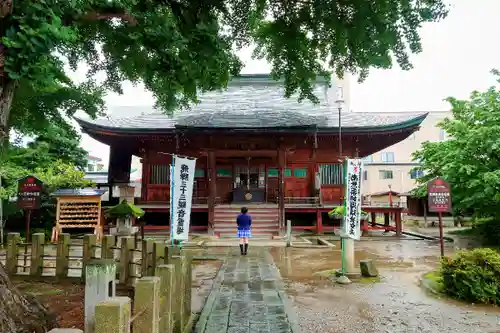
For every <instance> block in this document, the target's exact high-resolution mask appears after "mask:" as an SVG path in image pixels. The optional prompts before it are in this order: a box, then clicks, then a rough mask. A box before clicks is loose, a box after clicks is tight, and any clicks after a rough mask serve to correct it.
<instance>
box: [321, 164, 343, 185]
mask: <svg viewBox="0 0 500 333" xmlns="http://www.w3.org/2000/svg"><path fill="white" fill-rule="evenodd" d="M320 174H321V184H324V185H342V184H344V168H343V166H342V164H323V165H321V166H320Z"/></svg>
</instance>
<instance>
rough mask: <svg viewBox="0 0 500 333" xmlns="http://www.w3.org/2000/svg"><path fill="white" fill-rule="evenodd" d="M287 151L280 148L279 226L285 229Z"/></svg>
mask: <svg viewBox="0 0 500 333" xmlns="http://www.w3.org/2000/svg"><path fill="white" fill-rule="evenodd" d="M285 167H286V166H285V151H284V150H283V149H281V148H280V149H278V210H279V228H280V232H282V231H283V229H284V225H285Z"/></svg>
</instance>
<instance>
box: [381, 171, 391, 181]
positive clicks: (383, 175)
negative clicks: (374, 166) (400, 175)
mask: <svg viewBox="0 0 500 333" xmlns="http://www.w3.org/2000/svg"><path fill="white" fill-rule="evenodd" d="M378 173H379V175H380V179H392V178H393V174H392V170H379V171H378Z"/></svg>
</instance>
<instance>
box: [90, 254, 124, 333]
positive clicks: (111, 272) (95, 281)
mask: <svg viewBox="0 0 500 333" xmlns="http://www.w3.org/2000/svg"><path fill="white" fill-rule="evenodd" d="M115 277H116V264H115V261H114V260H111V259H94V260H91V261H89V262H88V263H87V265H86V266H85V300H84V302H85V332H86V333H93V332H94V330H93V328H94V315H95V309H96V305H97V304H98V303H100V302H102V301H104V300H107V299H108V298H111V297H114V296H115Z"/></svg>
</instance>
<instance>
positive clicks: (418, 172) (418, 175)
mask: <svg viewBox="0 0 500 333" xmlns="http://www.w3.org/2000/svg"><path fill="white" fill-rule="evenodd" d="M423 176H424V171H423V170H411V171H410V178H411V179H418V178H422V177H423Z"/></svg>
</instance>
